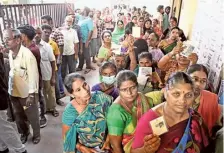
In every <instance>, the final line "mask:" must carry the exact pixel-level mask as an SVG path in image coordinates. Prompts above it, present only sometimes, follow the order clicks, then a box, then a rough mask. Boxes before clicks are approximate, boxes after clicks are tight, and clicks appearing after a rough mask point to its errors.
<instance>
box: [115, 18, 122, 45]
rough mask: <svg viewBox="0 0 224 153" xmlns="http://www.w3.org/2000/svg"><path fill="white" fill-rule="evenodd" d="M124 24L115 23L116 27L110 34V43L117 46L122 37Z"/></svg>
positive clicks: (120, 21)
mask: <svg viewBox="0 0 224 153" xmlns="http://www.w3.org/2000/svg"><path fill="white" fill-rule="evenodd" d="M124 33H125V30H124V22H123V21H122V20H119V21H117V26H116V28H115V29H114V31H113V33H112V42H113V43H115V44H119V40H120V38H121V37H122V36H124Z"/></svg>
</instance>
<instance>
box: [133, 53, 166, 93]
mask: <svg viewBox="0 0 224 153" xmlns="http://www.w3.org/2000/svg"><path fill="white" fill-rule="evenodd" d="M138 61H139V64H138V65H137V64H136V67H135V69H134V72H135V74H136V75H137V76H138V81H140V82H138V83H139V85H138V91H139V92H141V93H143V94H145V93H148V92H150V91H153V90H154V89H156V88H157V87H158V85H159V84H162V81H161V79H160V77H159V75H158V73H157V72H156V71H155V67H154V65H153V60H152V54H151V53H149V52H143V53H141V54H140V55H139V56H138ZM135 63H137V62H135ZM141 67H145V68H146V67H148V68H151V69H152V73H151V74H147V75H146V76H139V69H141ZM144 79H147V80H145V81H143V80H144Z"/></svg>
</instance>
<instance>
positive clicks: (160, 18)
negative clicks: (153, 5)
mask: <svg viewBox="0 0 224 153" xmlns="http://www.w3.org/2000/svg"><path fill="white" fill-rule="evenodd" d="M163 14H164V6H163V5H159V6H158V7H157V15H156V19H157V20H158V21H159V28H160V29H161V30H162V31H163V30H164V29H163ZM165 30H166V29H165Z"/></svg>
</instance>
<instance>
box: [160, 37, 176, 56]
mask: <svg viewBox="0 0 224 153" xmlns="http://www.w3.org/2000/svg"><path fill="white" fill-rule="evenodd" d="M176 45H177V42H176V41H175V42H173V43H171V44H168V43H167V41H166V40H162V41H161V42H160V44H159V47H160V49H161V50H162V51H163V53H164V55H166V54H168V53H169V52H171V51H172V50H173V48H174V47H176Z"/></svg>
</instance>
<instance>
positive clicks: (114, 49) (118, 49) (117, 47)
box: [111, 44, 121, 55]
mask: <svg viewBox="0 0 224 153" xmlns="http://www.w3.org/2000/svg"><path fill="white" fill-rule="evenodd" d="M111 49H112V52H113V53H114V54H116V55H120V54H121V45H117V44H112V47H111Z"/></svg>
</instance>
